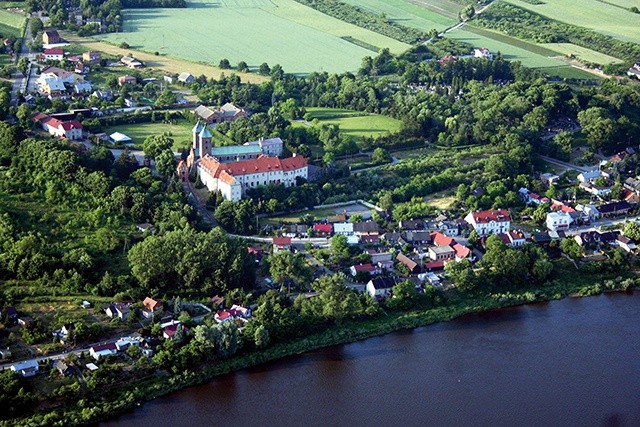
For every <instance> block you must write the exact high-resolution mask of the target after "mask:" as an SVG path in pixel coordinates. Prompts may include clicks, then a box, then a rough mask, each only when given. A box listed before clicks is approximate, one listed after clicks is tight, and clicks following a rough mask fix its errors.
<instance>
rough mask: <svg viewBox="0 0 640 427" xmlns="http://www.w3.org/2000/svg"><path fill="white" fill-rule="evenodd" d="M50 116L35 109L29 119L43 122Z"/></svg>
mask: <svg viewBox="0 0 640 427" xmlns="http://www.w3.org/2000/svg"><path fill="white" fill-rule="evenodd" d="M50 118H51V117H49V116H48V115H47V114H45V113H41V112H40V111H36V112H35V113H33V115H32V116H31V120H33V121H34V122H36V123H40V122H44V121H45V120H46V119H50Z"/></svg>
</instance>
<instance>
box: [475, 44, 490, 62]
mask: <svg viewBox="0 0 640 427" xmlns="http://www.w3.org/2000/svg"><path fill="white" fill-rule="evenodd" d="M473 56H474V58H489V59H493V53H491V51H490V50H489V49H487V48H486V47H481V48H480V49H473Z"/></svg>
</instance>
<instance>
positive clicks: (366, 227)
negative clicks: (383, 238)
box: [353, 221, 380, 236]
mask: <svg viewBox="0 0 640 427" xmlns="http://www.w3.org/2000/svg"><path fill="white" fill-rule="evenodd" d="M353 232H354V233H355V234H357V235H358V236H364V235H370V234H375V235H378V233H379V232H380V227H379V226H378V223H377V222H375V221H364V222H356V223H355V224H353Z"/></svg>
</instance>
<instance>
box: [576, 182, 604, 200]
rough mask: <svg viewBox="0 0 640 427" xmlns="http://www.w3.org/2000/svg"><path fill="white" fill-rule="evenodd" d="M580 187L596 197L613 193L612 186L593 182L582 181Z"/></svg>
mask: <svg viewBox="0 0 640 427" xmlns="http://www.w3.org/2000/svg"><path fill="white" fill-rule="evenodd" d="M580 188H581V189H583V190H584V191H586V192H587V193H589V194H592V195H594V196H596V197H604V196H606V195H607V194H610V193H611V187H599V186H597V185H593V184H591V183H590V182H584V183H581V184H580Z"/></svg>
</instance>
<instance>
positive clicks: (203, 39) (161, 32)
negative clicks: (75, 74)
mask: <svg viewBox="0 0 640 427" xmlns="http://www.w3.org/2000/svg"><path fill="white" fill-rule="evenodd" d="M123 16H124V22H123V32H121V33H113V34H106V35H104V36H102V37H104V39H105V40H107V41H109V42H112V43H115V44H120V43H121V42H123V41H126V42H127V43H128V44H129V45H131V46H133V47H135V48H137V49H143V50H145V51H148V52H155V51H157V52H160V54H161V55H169V56H174V57H179V58H182V59H187V60H190V61H196V62H202V63H209V64H218V63H219V61H220V60H221V59H223V58H227V59H228V60H229V61H230V63H231V64H232V65H235V64H237V63H238V62H240V61H245V62H246V63H247V64H248V65H249V66H250V67H253V68H256V67H258V66H259V65H260V64H261V63H263V62H267V63H269V64H270V65H274V64H276V63H278V64H280V65H282V67H283V68H284V70H285V71H286V72H289V73H301V74H305V73H309V72H312V71H329V72H341V71H347V70H349V71H354V70H356V69H358V68H359V67H360V64H361V60H362V58H363V57H364V56H367V55H371V54H372V52H371V50H370V49H368V48H365V47H362V46H363V45H364V46H375V47H377V48H383V47H388V48H389V49H390V50H391V52H393V53H401V52H403V51H405V50H406V49H408V48H409V45H407V44H405V43H402V42H399V41H397V40H393V39H391V38H389V37H385V36H382V35H380V34H377V33H375V32H373V31H369V30H365V29H363V28H360V27H357V26H355V25H352V24H348V23H346V22H343V21H340V20H338V19H335V18H332V17H329V16H327V15H325V14H322V13H320V12H318V11H316V10H314V9H312V8H310V7H306V6H303V5H301V4H299V3H297V2H295V1H294V0H193V1H190V2H188V7H187V8H186V9H131V10H126V11H124V12H123ZM239 30H241V31H239ZM345 37H346V38H347V39H344V38H345ZM354 41H355V42H354ZM357 41H359V42H362V43H358V42H357ZM185 46H188V49H186V48H185ZM181 71H191V70H190V69H187V70H184V69H183V70H181ZM191 72H192V73H193V71H191ZM194 74H197V73H194Z"/></svg>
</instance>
